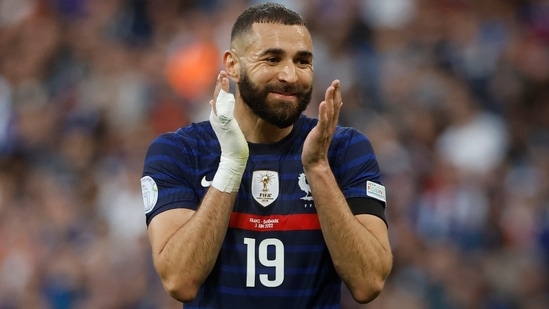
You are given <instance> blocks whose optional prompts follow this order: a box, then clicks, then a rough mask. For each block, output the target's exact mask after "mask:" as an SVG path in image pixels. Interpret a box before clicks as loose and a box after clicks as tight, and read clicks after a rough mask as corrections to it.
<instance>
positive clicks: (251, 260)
mask: <svg viewBox="0 0 549 309" xmlns="http://www.w3.org/2000/svg"><path fill="white" fill-rule="evenodd" d="M244 244H245V245H246V253H247V269H246V287H254V286H255V278H256V276H255V274H256V267H255V261H256V259H255V238H244ZM269 246H274V249H275V254H274V257H273V258H272V259H269V257H268V256H267V249H268V248H269ZM257 252H258V257H259V263H261V265H263V266H266V267H274V268H275V276H274V278H273V279H269V275H268V274H259V281H260V282H261V284H263V285H264V286H266V287H270V288H273V287H277V286H279V285H281V284H282V282H283V281H284V244H283V243H282V241H280V239H276V238H266V239H264V240H262V241H261V242H260V243H259V248H258V250H257Z"/></svg>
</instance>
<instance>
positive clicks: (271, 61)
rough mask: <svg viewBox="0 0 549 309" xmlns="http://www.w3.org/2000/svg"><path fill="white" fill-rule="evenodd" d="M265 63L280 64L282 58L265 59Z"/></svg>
mask: <svg viewBox="0 0 549 309" xmlns="http://www.w3.org/2000/svg"><path fill="white" fill-rule="evenodd" d="M265 61H266V62H268V63H273V64H276V63H279V62H280V58H279V57H275V56H271V57H267V58H265Z"/></svg>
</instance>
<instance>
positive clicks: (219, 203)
mask: <svg viewBox="0 0 549 309" xmlns="http://www.w3.org/2000/svg"><path fill="white" fill-rule="evenodd" d="M228 91H229V81H228V79H227V75H226V73H225V72H221V73H220V75H219V76H218V80H217V85H216V88H215V91H214V98H216V99H215V101H214V100H212V101H211V102H210V104H211V105H212V112H211V114H210V122H211V124H212V127H213V129H214V131H215V133H216V136H217V138H218V140H219V143H220V146H221V159H220V163H219V167H218V169H217V172H216V174H215V176H214V178H213V181H212V184H211V187H210V189H209V190H208V192H207V193H206V195H205V196H204V198H203V200H202V202H201V204H200V206H199V207H198V209H197V210H196V211H193V210H189V209H172V210H168V211H165V212H163V213H160V214H158V215H157V216H155V217H154V218H153V219H152V221H151V222H150V224H149V228H148V235H149V240H150V243H151V247H152V253H153V261H154V266H155V269H156V271H157V272H158V274H159V276H160V279H161V280H162V284H163V285H164V288H165V289H166V290H167V291H168V293H169V294H170V295H171V296H172V297H173V298H175V299H177V300H179V301H182V302H187V301H191V300H193V299H194V298H195V297H196V294H197V292H198V290H199V288H200V286H201V285H202V283H203V282H204V280H205V279H206V277H207V276H208V275H209V274H210V272H211V270H212V268H213V266H214V265H215V262H216V260H217V256H218V254H219V250H220V249H221V245H222V243H223V239H224V238H225V234H226V232H227V227H228V224H229V220H230V217H231V212H232V209H233V206H234V202H235V199H236V195H237V191H238V188H239V186H240V181H241V179H242V174H243V173H244V169H245V168H246V162H247V160H248V144H247V142H246V140H245V138H244V135H243V134H242V132H241V131H240V128H239V126H238V123H237V122H236V119H234V118H233V111H234V104H235V102H234V97H233V96H232V94H230V93H228Z"/></svg>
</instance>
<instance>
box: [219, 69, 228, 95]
mask: <svg viewBox="0 0 549 309" xmlns="http://www.w3.org/2000/svg"><path fill="white" fill-rule="evenodd" d="M219 78H220V79H221V81H220V82H221V89H223V90H224V91H225V92H229V86H230V85H229V75H228V74H227V72H225V71H221V72H220V73H219ZM216 98H217V96H216Z"/></svg>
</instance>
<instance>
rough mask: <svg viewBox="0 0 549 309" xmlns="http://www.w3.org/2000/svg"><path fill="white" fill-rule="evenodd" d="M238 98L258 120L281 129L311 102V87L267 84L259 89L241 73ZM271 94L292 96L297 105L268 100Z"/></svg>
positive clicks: (294, 120)
mask: <svg viewBox="0 0 549 309" xmlns="http://www.w3.org/2000/svg"><path fill="white" fill-rule="evenodd" d="M238 89H239V92H240V97H241V98H242V100H243V101H244V103H246V105H248V106H249V107H250V109H251V110H252V112H253V113H254V114H255V115H257V116H258V117H259V118H261V119H263V120H265V121H267V122H268V123H270V124H272V125H275V126H277V127H279V128H281V129H284V128H287V127H289V126H291V125H293V124H294V123H295V122H296V121H297V120H298V119H299V116H301V114H302V113H303V112H304V111H305V109H307V106H308V105H309V103H310V102H311V96H312V93H313V87H312V86H310V87H308V88H304V87H300V86H298V85H290V84H282V83H277V84H267V85H265V86H264V87H260V86H258V85H257V84H255V83H254V82H252V81H251V80H250V78H249V77H248V74H246V73H245V72H242V74H241V79H240V81H238ZM271 92H276V93H284V94H293V95H295V96H296V98H297V103H295V102H292V101H288V100H268V99H267V96H268V95H269V93H271Z"/></svg>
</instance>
